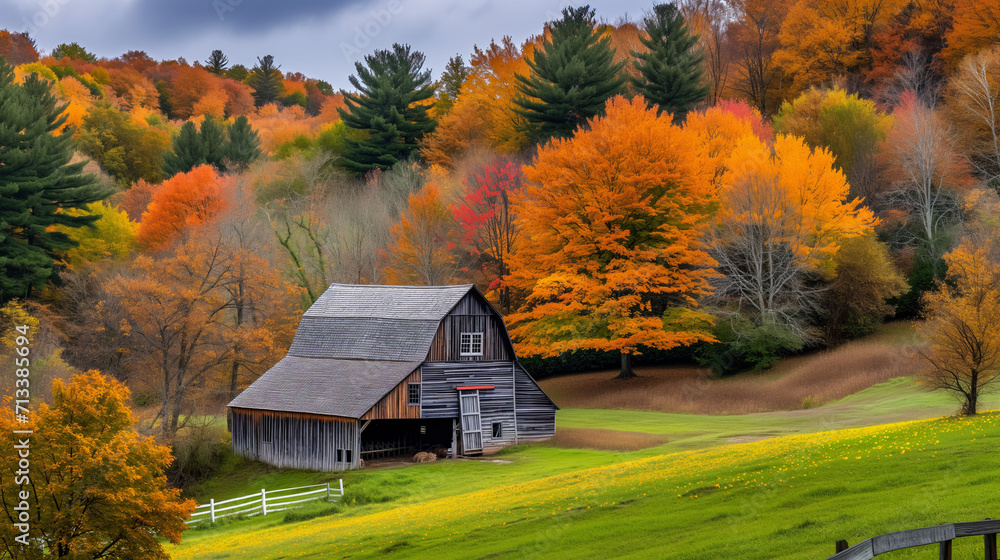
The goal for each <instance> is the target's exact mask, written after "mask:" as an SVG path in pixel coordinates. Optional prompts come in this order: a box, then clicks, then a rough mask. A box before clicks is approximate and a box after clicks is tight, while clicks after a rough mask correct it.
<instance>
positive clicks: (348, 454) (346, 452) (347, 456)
mask: <svg viewBox="0 0 1000 560" xmlns="http://www.w3.org/2000/svg"><path fill="white" fill-rule="evenodd" d="M344 459H346V460H345V461H344V462H345V463H350V462H351V450H350V449H345V450H344Z"/></svg>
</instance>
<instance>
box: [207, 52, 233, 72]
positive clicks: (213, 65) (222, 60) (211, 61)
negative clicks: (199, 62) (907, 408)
mask: <svg viewBox="0 0 1000 560" xmlns="http://www.w3.org/2000/svg"><path fill="white" fill-rule="evenodd" d="M227 66H229V57H227V56H226V55H225V54H223V53H222V51H220V50H219V49H215V50H214V51H212V54H211V55H209V57H208V60H206V61H205V70H208V71H209V72H211V73H213V74H215V75H217V76H221V75H223V74H225V73H226V67H227Z"/></svg>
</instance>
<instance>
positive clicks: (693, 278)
mask: <svg viewBox="0 0 1000 560" xmlns="http://www.w3.org/2000/svg"><path fill="white" fill-rule="evenodd" d="M705 161H706V160H705V158H704V157H702V154H701V150H700V146H699V144H698V142H697V141H696V139H695V138H694V137H693V136H691V135H689V134H688V133H686V132H685V131H684V130H682V129H681V128H679V127H677V126H674V125H673V124H672V123H671V119H670V117H669V116H657V114H656V110H655V109H652V110H651V109H647V108H646V102H645V100H644V99H642V98H641V97H636V98H635V99H633V100H632V101H627V100H625V99H624V98H622V97H615V98H612V99H611V100H609V102H608V104H607V115H606V116H605V117H603V118H596V119H594V120H592V121H590V127H589V129H580V130H578V131H577V132H576V134H575V135H574V136H573V137H571V138H569V139H557V140H554V141H553V142H552V143H550V144H547V145H545V146H544V147H542V148H541V149H540V150H539V152H538V155H537V156H536V158H535V161H534V163H533V164H532V165H531V166H526V167H525V168H524V175H525V179H526V180H527V182H528V185H527V186H526V187H525V191H524V195H523V196H522V197H520V198H519V199H518V203H517V206H516V207H515V211H516V214H517V216H518V219H517V224H518V227H519V229H520V232H521V233H520V234H519V235H520V238H519V239H520V241H519V242H518V247H517V251H515V253H514V254H513V256H512V259H511V278H512V283H513V284H514V285H516V286H518V287H520V288H521V289H523V290H524V291H525V293H526V304H525V305H524V307H523V308H522V309H521V310H520V311H519V312H518V313H514V314H512V315H511V316H510V317H509V324H510V325H511V326H512V328H511V334H512V335H513V337H514V338H515V340H516V341H517V348H518V351H519V352H522V353H524V354H529V355H541V356H553V355H557V354H559V353H561V352H566V351H571V350H579V349H584V348H590V349H597V350H605V351H618V352H620V354H621V357H622V371H621V375H620V376H621V377H622V378H627V377H630V376H632V375H634V374H633V373H632V370H631V356H632V355H633V354H637V353H639V352H640V351H641V350H640V348H642V347H652V348H660V349H669V348H673V347H675V346H679V345H686V344H692V343H694V342H698V341H704V340H712V337H711V335H709V334H708V328H709V327H710V326H711V319H710V317H709V316H707V315H706V314H704V313H700V312H698V311H695V310H693V308H694V307H696V304H697V302H696V298H697V297H698V296H701V295H704V294H707V293H708V292H709V283H708V280H709V278H710V277H711V276H712V275H713V274H714V272H713V270H712V268H711V267H712V266H713V265H714V264H715V263H714V261H713V260H712V259H711V258H710V257H709V256H708V254H707V253H706V252H705V247H703V246H702V243H701V241H700V239H701V236H702V235H703V234H704V228H705V226H706V225H707V223H708V221H709V217H710V215H711V213H712V212H713V211H714V209H715V206H716V197H715V196H714V194H713V188H712V185H711V180H710V179H711V170H710V169H709V168H708V166H707V165H706V163H705Z"/></svg>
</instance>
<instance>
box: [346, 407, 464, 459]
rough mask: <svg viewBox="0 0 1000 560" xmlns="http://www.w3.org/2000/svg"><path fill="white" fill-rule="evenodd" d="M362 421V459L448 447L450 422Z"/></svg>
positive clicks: (449, 443) (435, 420)
mask: <svg viewBox="0 0 1000 560" xmlns="http://www.w3.org/2000/svg"><path fill="white" fill-rule="evenodd" d="M365 424H366V421H364V420H362V421H361V422H360V425H361V426H363V431H362V432H361V458H362V459H364V460H366V461H367V460H369V459H376V458H380V457H396V456H405V455H413V454H414V453H417V452H418V451H430V450H432V449H435V448H439V447H440V448H444V449H449V448H451V440H452V420H451V419H450V418H423V419H420V420H372V421H370V422H367V425H365Z"/></svg>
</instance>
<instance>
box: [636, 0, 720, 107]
mask: <svg viewBox="0 0 1000 560" xmlns="http://www.w3.org/2000/svg"><path fill="white" fill-rule="evenodd" d="M643 28H644V29H645V31H646V36H641V35H640V38H639V40H640V41H642V44H643V45H644V46H645V47H646V49H648V50H647V51H645V52H635V51H633V52H632V56H633V57H635V58H636V60H635V61H634V62H633V64H634V65H635V67H636V69H637V70H638V71H639V75H638V76H632V77H630V78H629V81H630V82H631V83H632V87H633V88H635V91H636V92H638V93H640V94H642V96H643V97H645V98H646V101H647V102H648V103H649V104H650V105H651V106H652V105H654V104H655V105H658V106H659V108H660V111H667V112H669V113H673V115H674V118H675V120H677V121H678V122H679V121H682V120H683V119H684V116H685V115H686V114H687V112H688V111H689V110H691V108H692V107H694V106H695V105H696V104H697V103H699V102H700V101H702V100H703V99H705V97H707V96H708V92H709V86H708V85H707V84H702V83H701V77H702V66H701V63H702V61H703V59H704V55H703V54H702V52H701V50H700V49H698V48H697V45H698V35H694V34H691V33H689V32H688V29H687V25H686V24H685V23H684V16H683V15H681V12H680V10H678V9H677V7H676V6H674V5H673V4H657V5H656V6H653V13H652V14H651V15H649V16H647V17H646V18H644V19H643Z"/></svg>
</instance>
